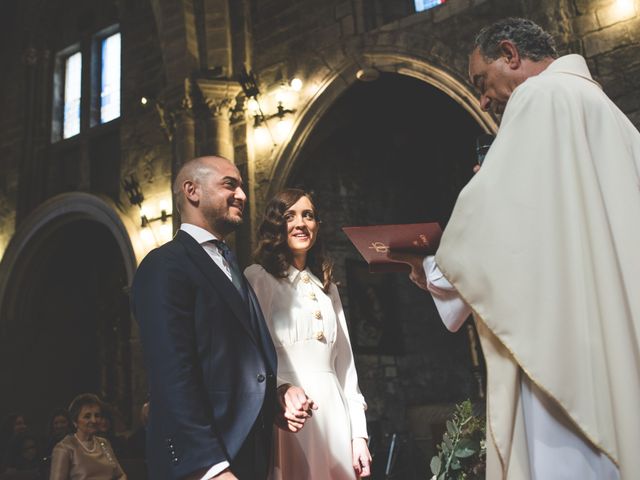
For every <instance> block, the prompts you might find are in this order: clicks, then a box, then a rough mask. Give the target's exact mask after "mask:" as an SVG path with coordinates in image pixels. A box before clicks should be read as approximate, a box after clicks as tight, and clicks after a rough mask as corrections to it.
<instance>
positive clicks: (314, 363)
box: [245, 189, 371, 480]
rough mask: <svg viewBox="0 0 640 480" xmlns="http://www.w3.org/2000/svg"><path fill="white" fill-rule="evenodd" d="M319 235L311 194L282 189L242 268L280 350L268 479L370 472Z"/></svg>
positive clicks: (359, 402) (343, 330)
mask: <svg viewBox="0 0 640 480" xmlns="http://www.w3.org/2000/svg"><path fill="white" fill-rule="evenodd" d="M318 234H319V222H318V220H317V217H316V211H315V207H314V206H313V203H312V201H311V197H310V196H309V194H308V193H306V192H304V191H303V190H298V189H287V190H284V191H282V192H281V193H279V194H277V195H276V196H275V197H274V198H273V199H272V200H271V201H270V202H269V204H268V205H267V209H266V212H265V217H264V220H263V222H262V224H261V225H260V228H259V231H258V236H259V243H258V249H257V251H256V259H257V261H258V264H256V265H251V266H250V267H248V268H247V269H246V271H245V275H246V277H247V279H248V280H249V283H250V284H251V286H252V287H253V289H254V290H255V292H256V295H257V297H258V300H259V302H260V306H261V307H262V311H263V313H264V317H265V319H266V321H267V325H268V327H269V330H270V332H271V336H272V338H273V343H274V345H275V347H276V351H277V353H278V385H279V387H278V398H279V400H280V405H281V407H282V408H283V410H284V416H285V418H286V419H287V425H283V426H281V428H276V429H275V436H276V441H275V442H274V450H275V452H274V453H275V457H274V468H273V472H272V475H271V478H272V479H274V480H305V479H308V480H329V479H331V480H343V479H344V480H347V479H349V480H351V479H356V478H360V477H367V476H369V475H370V463H371V455H370V454H369V449H368V447H367V424H366V420H365V414H364V411H365V410H366V408H367V405H366V403H365V401H364V397H363V396H362V394H361V393H360V389H359V388H358V376H357V373H356V368H355V363H354V359H353V353H352V351H351V343H350V341H349V332H348V331H347V324H346V321H345V317H344V312H343V310H342V303H341V302H340V296H339V295H338V289H337V288H336V286H335V284H334V283H332V282H331V264H330V262H328V261H327V259H326V258H325V257H324V254H323V251H322V245H321V242H319V241H318ZM303 426H304V428H303Z"/></svg>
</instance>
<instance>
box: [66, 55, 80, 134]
mask: <svg viewBox="0 0 640 480" xmlns="http://www.w3.org/2000/svg"><path fill="white" fill-rule="evenodd" d="M81 93H82V54H81V53H80V52H77V53H74V54H73V55H70V56H68V57H67V59H66V60H65V64H64V111H63V120H62V122H63V127H62V138H69V137H73V136H74V135H77V134H78V133H80V96H81Z"/></svg>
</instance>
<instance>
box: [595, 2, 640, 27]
mask: <svg viewBox="0 0 640 480" xmlns="http://www.w3.org/2000/svg"><path fill="white" fill-rule="evenodd" d="M636 14H637V9H636V7H635V5H631V7H630V8H623V7H622V6H621V4H620V3H613V4H611V5H609V6H607V7H604V8H600V9H598V10H597V11H596V16H597V17H598V22H600V25H601V26H602V27H608V26H610V25H614V24H616V23H619V22H624V21H625V20H630V19H632V18H634V17H635V16H636Z"/></svg>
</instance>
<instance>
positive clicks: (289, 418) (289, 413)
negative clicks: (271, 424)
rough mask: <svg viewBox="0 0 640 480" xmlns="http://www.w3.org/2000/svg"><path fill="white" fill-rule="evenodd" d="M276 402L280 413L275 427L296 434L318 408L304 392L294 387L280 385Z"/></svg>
mask: <svg viewBox="0 0 640 480" xmlns="http://www.w3.org/2000/svg"><path fill="white" fill-rule="evenodd" d="M278 402H279V403H280V409H281V412H280V414H279V415H277V416H276V425H278V427H280V428H281V429H283V430H288V431H290V432H294V433H295V432H298V431H299V430H300V429H301V428H302V427H304V423H305V422H306V421H307V419H309V418H311V416H312V415H313V410H317V409H318V406H317V405H316V404H315V402H314V401H313V400H312V399H310V398H309V397H308V396H307V394H306V393H305V391H304V390H303V389H302V388H300V387H296V386H294V385H289V384H285V385H281V386H280V387H279V388H278Z"/></svg>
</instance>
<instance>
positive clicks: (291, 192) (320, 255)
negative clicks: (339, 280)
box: [254, 188, 333, 293]
mask: <svg viewBox="0 0 640 480" xmlns="http://www.w3.org/2000/svg"><path fill="white" fill-rule="evenodd" d="M302 197H307V198H308V199H309V201H310V202H311V205H313V213H314V214H315V217H316V221H318V223H320V220H319V218H318V214H317V211H316V207H315V205H314V203H313V198H312V197H311V194H310V193H309V192H306V191H304V190H301V189H298V188H287V189H285V190H283V191H281V192H280V193H278V194H276V195H275V196H274V197H273V198H272V199H271V200H270V201H269V203H268V204H267V208H266V209H265V212H264V219H263V220H262V223H261V224H260V227H258V248H256V251H255V253H254V257H255V260H256V262H258V263H259V264H260V265H262V267H263V268H264V269H265V270H266V271H267V272H269V273H270V274H271V275H273V276H274V277H276V278H285V277H286V276H287V271H288V270H289V266H290V265H291V264H292V261H293V256H292V253H291V250H289V245H288V243H287V221H286V219H285V218H284V214H285V212H286V211H287V210H289V209H290V208H291V207H292V206H293V204H295V203H296V202H297V201H298V200H300V198H302ZM316 235H317V236H316V242H315V243H314V245H313V247H311V249H310V250H309V251H308V252H307V267H309V269H310V270H311V272H312V273H313V274H314V275H315V276H316V277H318V278H320V279H322V284H323V290H324V291H325V293H327V292H328V291H329V285H330V284H331V281H332V270H333V263H332V262H331V260H330V259H329V258H328V257H327V255H326V254H325V250H324V243H323V241H322V233H321V229H318V231H317V234H316Z"/></svg>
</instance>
